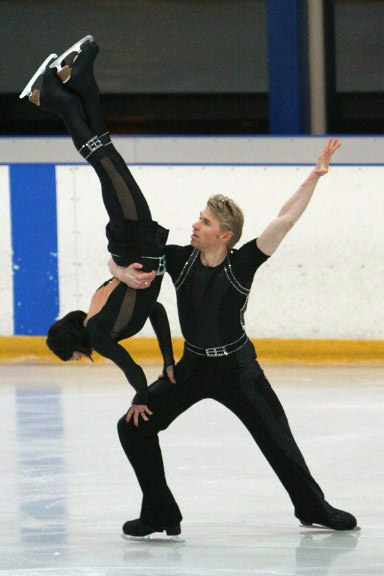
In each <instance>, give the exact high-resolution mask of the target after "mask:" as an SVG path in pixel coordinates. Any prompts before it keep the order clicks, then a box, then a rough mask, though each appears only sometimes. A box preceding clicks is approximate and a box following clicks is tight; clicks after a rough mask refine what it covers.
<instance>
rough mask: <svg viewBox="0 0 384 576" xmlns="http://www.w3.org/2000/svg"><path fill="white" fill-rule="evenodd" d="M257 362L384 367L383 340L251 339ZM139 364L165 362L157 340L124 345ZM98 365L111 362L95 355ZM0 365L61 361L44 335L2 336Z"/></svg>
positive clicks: (178, 345) (179, 346) (178, 343)
mask: <svg viewBox="0 0 384 576" xmlns="http://www.w3.org/2000/svg"><path fill="white" fill-rule="evenodd" d="M183 342H184V341H183V339H182V338H174V339H173V348H174V355H175V358H176V360H177V359H178V358H180V357H181V355H182V351H183ZM252 342H253V344H254V345H255V348H256V351H257V356H258V360H260V361H261V362H280V363H289V362H296V363H321V362H323V363H332V362H334V363H369V364H372V363H373V364H384V341H382V340H331V339H327V340H322V339H318V340H317V339H313V340H310V339H302V340H301V339H272V338H271V339H252ZM123 344H124V346H125V348H126V349H127V350H128V351H129V353H130V354H131V355H132V357H133V358H134V360H136V361H137V362H138V363H153V362H160V363H161V362H162V358H161V354H160V351H159V347H158V343H157V340H156V339H154V338H139V337H137V338H131V339H129V340H127V341H126V342H124V343H123ZM94 360H95V362H97V363H109V362H110V361H109V360H106V359H105V358H103V357H101V356H100V355H99V354H97V353H94ZM0 362H17V363H23V362H25V363H40V362H46V363H52V362H61V361H60V360H59V359H58V358H56V356H54V354H52V353H51V352H50V351H49V350H48V348H47V347H46V344H45V338H44V337H42V336H9V337H8V336H1V337H0Z"/></svg>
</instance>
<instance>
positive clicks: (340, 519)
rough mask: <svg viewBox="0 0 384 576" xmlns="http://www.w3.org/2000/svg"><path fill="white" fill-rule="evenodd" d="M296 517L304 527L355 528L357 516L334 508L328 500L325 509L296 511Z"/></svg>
mask: <svg viewBox="0 0 384 576" xmlns="http://www.w3.org/2000/svg"><path fill="white" fill-rule="evenodd" d="M295 516H296V518H298V519H299V521H300V525H301V526H303V527H304V528H317V529H318V528H328V529H329V528H330V529H331V530H355V529H356V525H357V522H356V518H355V517H354V516H353V515H352V514H349V512H344V510H338V509H337V508H333V506H331V505H330V504H328V503H327V502H326V503H325V507H324V510H322V511H321V512H318V513H314V514H300V513H299V512H297V511H295Z"/></svg>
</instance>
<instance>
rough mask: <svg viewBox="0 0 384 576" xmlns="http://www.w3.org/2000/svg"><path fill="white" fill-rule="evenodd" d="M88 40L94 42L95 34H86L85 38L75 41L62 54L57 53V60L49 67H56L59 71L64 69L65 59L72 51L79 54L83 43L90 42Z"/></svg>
mask: <svg viewBox="0 0 384 576" xmlns="http://www.w3.org/2000/svg"><path fill="white" fill-rule="evenodd" d="M88 42H93V36H91V35H90V34H88V36H84V38H82V39H81V40H79V41H78V42H75V44H73V46H71V47H70V48H68V50H66V51H65V52H63V53H62V54H60V56H58V57H57V55H55V56H56V60H54V61H53V62H51V64H50V65H49V67H50V68H56V69H57V71H58V72H60V70H61V69H62V65H61V63H62V62H63V60H65V58H66V57H67V56H69V55H70V54H72V52H76V53H77V54H79V52H81V48H82V47H83V45H84V44H88Z"/></svg>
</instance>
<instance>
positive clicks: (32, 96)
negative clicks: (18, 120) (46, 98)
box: [19, 54, 57, 106]
mask: <svg viewBox="0 0 384 576" xmlns="http://www.w3.org/2000/svg"><path fill="white" fill-rule="evenodd" d="M53 58H57V54H50V55H49V56H48V58H46V59H45V60H44V62H43V63H42V64H41V65H40V66H39V67H38V69H37V70H36V72H35V73H34V75H33V76H32V78H31V79H30V80H29V82H28V84H27V85H26V86H25V88H24V90H23V91H22V92H21V94H20V96H19V98H25V96H28V99H29V100H30V102H32V103H33V104H36V106H39V105H40V90H38V89H36V88H33V86H34V84H35V83H36V80H37V79H38V78H39V77H40V76H42V75H43V74H44V72H45V70H46V68H47V66H48V64H49V62H51V60H52V59H53Z"/></svg>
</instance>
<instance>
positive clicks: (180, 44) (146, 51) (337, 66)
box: [0, 0, 384, 135]
mask: <svg viewBox="0 0 384 576" xmlns="http://www.w3.org/2000/svg"><path fill="white" fill-rule="evenodd" d="M324 13H325V60H326V79H327V131H328V132H338V133H340V132H342V133H380V132H383V129H384V103H383V100H384V99H383V94H384V60H383V49H382V47H383V39H384V0H325V1H324ZM0 32H1V34H0V55H1V56H0V64H1V67H0V106H1V123H0V133H1V134H3V135H4V134H60V133H62V134H64V133H65V129H64V127H63V125H62V122H61V121H60V119H56V117H55V116H54V115H52V114H49V113H42V112H41V111H39V110H36V109H34V107H33V106H31V105H29V103H28V102H27V101H26V100H23V101H21V100H19V98H18V94H19V93H20V92H21V90H22V89H23V88H24V86H25V84H26V82H27V81H28V80H29V78H30V77H31V75H32V74H33V72H34V71H35V70H36V68H37V67H38V65H39V64H40V63H41V62H42V61H43V60H44V59H45V57H46V56H47V55H48V54H49V53H51V52H56V53H58V54H60V53H61V52H63V51H64V50H65V49H66V48H68V47H69V46H70V45H71V44H73V42H74V41H76V40H78V39H80V38H81V37H83V36H85V35H87V34H93V35H94V38H95V40H96V41H97V42H98V44H99V45H100V47H101V51H100V54H99V57H98V59H97V64H96V74H97V79H98V81H99V84H100V87H101V91H102V93H103V98H102V105H103V109H104V113H105V115H106V121H107V125H108V127H109V128H110V130H111V131H112V132H114V133H126V134H130V133H139V134H140V133H147V134H148V133H152V134H155V133H160V134H268V55H267V29H266V2H265V1H264V0H217V1H214V0H136V1H135V0H127V1H122V0H78V1H77V2H74V1H69V0H68V1H67V0H60V1H59V0H33V1H26V0H12V1H8V0H0Z"/></svg>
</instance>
